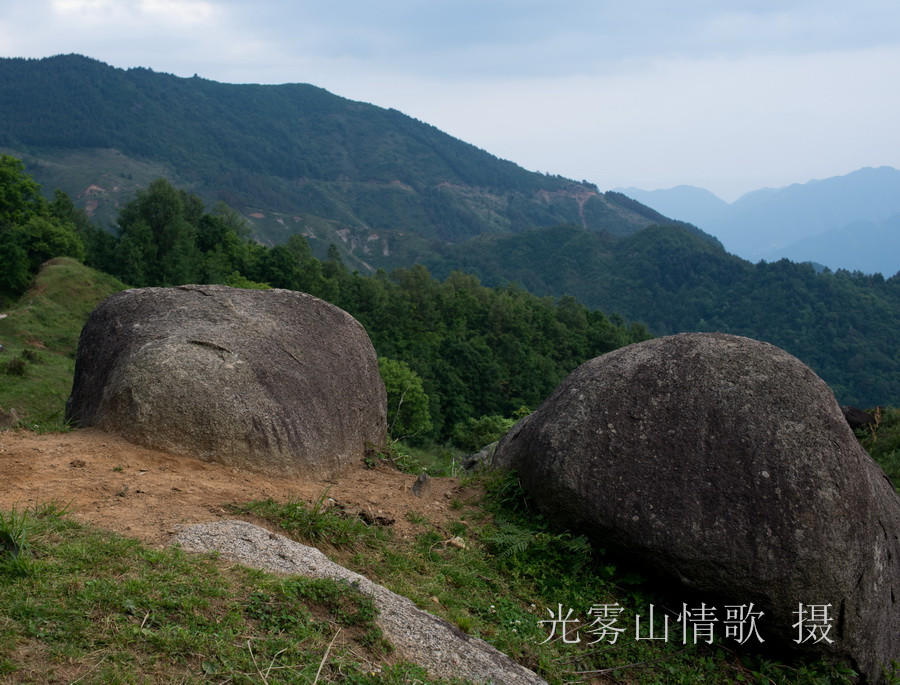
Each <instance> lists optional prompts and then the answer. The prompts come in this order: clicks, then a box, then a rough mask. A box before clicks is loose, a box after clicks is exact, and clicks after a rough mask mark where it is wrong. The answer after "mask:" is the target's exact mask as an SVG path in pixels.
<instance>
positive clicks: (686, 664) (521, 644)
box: [245, 457, 852, 684]
mask: <svg viewBox="0 0 900 685" xmlns="http://www.w3.org/2000/svg"><path fill="white" fill-rule="evenodd" d="M434 458H435V459H436V460H438V459H440V457H434ZM412 472H413V473H416V472H418V471H417V470H416V468H415V466H413V469H412ZM468 485H471V486H473V487H476V486H477V487H480V488H483V489H484V491H485V492H486V495H485V498H484V500H483V501H482V502H481V503H480V504H479V505H477V506H472V505H462V504H461V505H460V506H459V507H456V508H454V509H453V510H454V511H456V512H457V513H458V518H457V519H456V520H455V521H453V522H452V523H450V524H448V525H447V526H446V527H445V528H439V527H437V526H435V525H434V524H433V523H432V522H431V521H429V519H428V518H426V517H424V516H422V515H421V514H420V513H418V512H415V511H410V512H407V515H406V519H407V521H409V522H411V523H414V524H415V525H416V526H417V527H418V529H419V532H418V534H417V535H416V536H415V537H414V538H412V539H409V540H401V539H398V538H396V537H391V538H384V537H375V536H373V537H369V538H365V543H364V544H361V542H360V541H361V540H362V539H363V538H362V536H358V538H357V542H356V543H352V544H347V545H344V546H341V547H338V548H335V549H334V550H333V553H332V555H331V556H332V557H333V558H334V559H335V560H336V561H338V562H339V563H342V564H344V565H345V566H348V567H349V568H352V569H353V570H355V571H357V572H359V573H362V574H364V575H366V576H368V577H370V578H372V579H373V580H376V581H377V582H379V583H382V584H383V585H385V586H387V587H388V588H390V589H391V590H393V591H394V592H397V593H398V594H401V595H404V596H407V597H409V598H410V599H412V600H413V601H414V602H416V604H417V605H419V606H420V607H421V608H424V609H426V610H428V611H430V612H432V613H435V614H438V615H440V616H442V617H443V618H445V619H447V620H449V621H450V622H452V623H454V624H455V625H456V626H458V627H459V628H460V629H462V630H464V631H466V632H467V633H469V634H472V635H474V636H477V637H480V638H482V639H485V640H487V641H488V642H490V643H491V644H493V645H494V646H495V647H497V648H498V649H500V650H501V651H503V652H505V653H507V654H509V655H510V656H511V657H512V658H514V659H516V660H517V661H519V662H520V663H522V664H523V665H525V666H527V667H529V668H532V669H533V670H535V671H537V672H538V673H539V674H540V675H541V676H543V677H544V678H546V679H547V680H548V681H550V682H551V683H576V682H590V681H591V680H593V679H597V678H601V679H604V680H605V681H608V682H627V683H663V682H665V683H706V682H734V683H736V682H762V683H792V684H793V683H820V682H829V683H841V682H850V680H851V678H852V672H851V671H849V670H848V669H846V668H843V667H841V666H840V665H831V664H827V663H824V662H820V663H783V662H779V661H776V660H773V659H772V658H767V657H764V656H759V655H755V654H752V653H737V652H735V651H733V650H731V649H730V643H729V645H725V644H722V643H721V642H714V643H713V644H711V645H707V644H705V643H701V644H699V645H682V644H681V640H680V633H679V639H678V642H677V644H676V643H675V641H674V640H672V641H671V642H668V643H661V642H660V641H658V640H657V641H652V640H646V639H644V640H636V639H635V634H634V626H635V618H636V616H637V615H641V616H642V617H643V620H644V625H645V626H646V621H647V619H648V618H649V617H648V615H647V610H648V608H649V605H650V604H655V605H656V611H657V613H656V615H655V616H654V619H655V621H654V623H655V630H656V631H657V632H656V634H657V635H659V634H661V631H662V627H663V621H664V614H666V613H668V614H669V625H670V631H674V629H673V628H672V627H671V626H672V625H673V622H674V616H675V613H674V612H668V610H667V609H665V607H666V606H674V605H675V602H674V601H672V599H671V598H666V597H665V596H663V595H662V594H659V593H657V592H656V591H655V589H653V588H651V586H650V585H649V584H648V583H646V582H645V581H644V579H643V578H641V577H640V576H638V575H637V574H635V573H632V572H629V571H628V570H627V569H623V568H619V567H618V565H617V564H616V563H615V561H613V560H611V559H610V558H608V557H607V556H606V555H605V554H604V553H603V551H602V550H596V549H592V548H591V545H590V544H589V542H588V541H587V540H586V539H585V538H584V537H582V536H577V535H572V534H570V533H567V532H560V531H556V530H554V529H553V528H552V527H551V526H550V525H549V524H548V523H547V522H546V521H544V520H543V519H541V517H539V516H537V515H536V514H535V513H534V512H533V511H532V510H531V509H530V507H529V505H528V500H527V498H526V497H525V495H524V493H523V492H522V490H521V488H520V486H519V485H518V482H517V480H516V479H515V478H514V477H513V476H511V475H509V474H502V473H497V472H493V473H482V474H479V475H477V476H474V477H470V478H469V483H468ZM245 506H247V507H248V510H252V511H253V512H254V513H255V514H256V515H258V516H262V517H263V518H266V519H267V520H269V521H270V522H272V523H274V524H276V525H277V524H278V523H279V522H280V521H282V520H285V519H289V518H290V517H291V507H295V506H296V503H287V504H284V505H281V504H278V503H276V502H272V501H271V500H267V501H266V502H265V504H264V505H260V504H259V503H251V504H249V505H245ZM313 509H314V510H315V509H316V507H313ZM369 527H370V528H373V529H378V528H380V527H379V526H369ZM283 529H284V530H285V532H286V533H287V534H289V535H291V536H292V537H295V538H297V539H299V540H301V541H302V542H306V543H310V544H315V543H316V540H315V539H314V538H313V537H310V536H309V535H307V534H304V533H303V532H302V530H301V528H299V527H294V528H283ZM454 538H456V539H457V541H456V542H451V541H453V540H454ZM458 540H462V541H463V544H462V545H459V543H458ZM604 605H605V606H606V607H609V608H613V607H615V608H616V609H621V613H619V614H617V618H618V625H620V626H630V630H628V631H626V632H623V633H622V634H621V636H620V637H619V638H618V639H617V640H616V641H615V642H613V643H610V642H609V641H608V640H607V641H597V636H598V634H597V633H596V632H595V633H590V632H587V631H586V629H590V628H591V623H590V619H591V616H588V615H587V612H588V610H589V609H591V608H592V607H600V606H604ZM678 606H679V607H680V604H678ZM567 609H572V610H573V612H575V613H573V614H572V616H573V617H574V616H575V614H576V613H577V614H578V618H579V619H580V620H581V621H582V622H581V623H578V624H576V623H574V622H571V623H569V624H566V623H564V622H560V621H558V620H557V621H554V620H551V619H553V618H557V619H558V618H559V617H560V616H561V615H563V614H564V613H565V612H566V610H567ZM596 616H597V615H594V618H596ZM594 628H596V625H595V626H594ZM576 635H577V637H578V638H579V639H578V641H577V642H576V641H575V638H576ZM591 641H595V643H594V644H589V643H590V642H591Z"/></svg>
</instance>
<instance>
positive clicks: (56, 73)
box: [0, 55, 667, 268]
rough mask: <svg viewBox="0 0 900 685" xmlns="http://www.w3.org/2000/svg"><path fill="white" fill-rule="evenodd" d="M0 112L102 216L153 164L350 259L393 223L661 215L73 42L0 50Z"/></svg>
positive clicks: (437, 232) (353, 109)
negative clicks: (21, 54) (83, 50)
mask: <svg viewBox="0 0 900 685" xmlns="http://www.w3.org/2000/svg"><path fill="white" fill-rule="evenodd" d="M0 121H3V126H2V130H0V148H2V149H3V150H4V151H6V152H8V153H10V154H13V155H14V156H16V157H19V158H21V159H23V160H24V161H25V162H26V164H27V166H28V168H29V171H30V172H31V173H32V174H33V175H34V176H35V178H36V179H37V180H38V181H39V182H41V183H42V185H44V186H45V187H46V188H51V189H52V188H61V189H62V190H64V191H65V192H66V193H68V194H69V195H70V196H72V197H73V198H74V199H75V200H76V202H77V203H78V204H80V205H81V206H84V207H86V208H87V209H88V211H89V212H90V213H92V214H93V216H94V217H96V218H97V219H98V220H99V221H100V222H101V224H103V225H109V224H110V223H111V222H112V221H113V220H114V217H115V214H116V211H117V208H118V207H119V206H120V205H121V204H122V202H123V201H124V200H125V199H127V198H128V197H129V196H130V195H131V194H132V193H133V192H134V191H135V189H136V188H138V187H142V186H145V185H146V184H147V182H149V180H151V179H152V178H154V177H157V176H165V177H167V178H169V179H170V180H171V181H173V182H174V183H175V184H176V185H178V186H179V187H186V188H188V189H190V190H191V191H193V192H195V193H197V194H199V195H200V196H201V197H203V198H204V199H205V200H206V201H207V202H208V203H213V202H215V201H224V202H225V203H226V204H228V205H229V206H231V207H233V208H234V209H236V210H238V211H240V212H241V213H242V214H243V215H244V216H245V217H246V218H248V220H249V221H250V222H251V223H252V225H253V226H254V231H255V235H256V236H257V237H258V238H259V239H260V240H261V241H263V242H264V243H267V244H270V245H271V244H275V243H281V242H284V241H285V240H286V239H287V237H288V236H289V235H291V234H293V233H303V234H304V235H306V236H307V237H308V238H309V239H310V241H311V243H312V246H313V249H314V251H316V253H317V254H319V255H320V256H324V251H325V249H326V248H327V246H328V245H329V244H330V243H332V242H334V243H337V244H339V245H341V246H342V247H344V249H345V252H348V253H354V252H355V253H357V256H358V257H359V258H361V259H363V260H366V261H367V262H368V260H369V257H371V258H372V259H373V260H376V261H377V263H375V262H373V263H372V264H362V265H361V266H362V267H363V268H366V267H367V266H382V265H384V263H385V261H386V260H385V259H384V258H385V257H390V256H391V255H392V254H393V253H395V252H397V251H401V252H402V251H403V249H404V248H403V244H404V242H405V240H406V238H407V237H408V236H414V237H415V238H418V239H424V240H427V241H438V242H439V243H452V242H456V241H459V240H462V239H465V238H468V237H471V236H474V235H480V234H483V233H503V232H518V231H521V230H524V229H526V228H531V227H535V226H551V225H555V224H560V223H574V224H577V225H580V226H582V227H583V228H587V229H590V230H594V231H601V230H605V231H608V232H610V233H612V234H617V235H625V234H628V233H630V232H632V231H634V230H638V229H640V228H643V227H646V226H648V225H650V224H651V223H659V222H666V221H667V219H666V218H665V217H663V216H662V215H660V214H658V213H657V212H654V211H653V210H651V209H649V208H647V207H644V206H642V205H639V204H637V203H635V202H633V201H631V200H628V199H627V198H624V196H620V195H618V194H615V193H600V192H599V191H598V190H597V188H596V187H595V186H593V185H591V184H588V183H585V182H582V183H577V182H575V181H571V180H568V179H565V178H561V177H558V176H547V175H544V174H539V173H534V172H529V171H526V170H525V169H522V168H521V167H518V166H516V165H515V164H513V163H512V162H508V161H505V160H502V159H498V158H497V157H494V156H493V155H490V154H488V153H487V152H484V151H483V150H480V149H478V148H476V147H474V146H472V145H469V144H467V143H464V142H462V141H459V140H457V139H455V138H452V137H451V136H449V135H447V134H445V133H442V132H441V131H439V130H438V129H436V128H434V127H433V126H429V125H428V124H425V123H422V122H420V121H417V120H415V119H412V118H410V117H408V116H406V115H404V114H401V113H400V112H398V111H396V110H388V109H383V108H380V107H375V106H373V105H368V104H365V103H361V102H353V101H351V100H347V99H344V98H341V97H338V96H336V95H332V94H331V93H329V92H327V91H325V90H323V89H321V88H317V87H314V86H311V85H305V84H286V85H278V86H262V85H229V84H222V83H216V82H213V81H208V80H205V79H202V78H199V77H194V78H189V79H185V78H178V77H175V76H171V75H167V74H160V73H155V72H153V71H152V70H149V69H130V70H127V71H126V70H122V69H115V68H113V67H110V66H107V65H105V64H103V63H101V62H98V61H95V60H91V59H88V58H86V57H80V56H77V55H66V56H57V57H52V58H47V59H42V60H28V59H2V60H0ZM387 261H392V260H387ZM389 265H390V266H397V265H399V264H398V263H397V262H396V261H395V260H394V261H392V263H391V264H389Z"/></svg>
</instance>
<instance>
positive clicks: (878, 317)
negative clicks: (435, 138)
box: [426, 226, 900, 406]
mask: <svg viewBox="0 0 900 685" xmlns="http://www.w3.org/2000/svg"><path fill="white" fill-rule="evenodd" d="M426 264H428V266H429V267H430V268H431V269H432V271H433V272H434V273H435V274H436V275H438V276H443V275H446V274H448V273H450V272H451V271H452V270H454V269H461V270H464V271H468V272H471V273H474V274H476V275H477V276H478V277H479V278H480V279H481V280H482V281H483V282H484V283H486V284H488V285H494V286H497V285H502V284H504V283H507V282H510V281H513V282H518V283H521V284H522V285H523V286H524V287H526V288H527V289H528V290H530V291H531V292H534V293H537V294H543V295H553V296H556V297H560V296H562V295H573V296H575V297H576V298H577V299H578V300H579V301H580V302H583V303H585V304H586V305H587V306H588V307H591V308H599V309H601V310H603V311H607V312H618V313H619V314H621V315H622V316H625V317H626V318H628V319H632V320H640V321H642V322H643V323H645V324H646V325H647V326H648V328H649V329H650V331H651V332H652V333H654V334H656V335H666V334H670V333H677V332H683V331H722V332H726V333H734V334H737V335H745V336H748V337H752V338H756V339H759V340H765V341H767V342H771V343H772V344H774V345H777V346H779V347H781V348H783V349H785V350H787V351H788V352H790V353H792V354H794V355H795V356H797V357H799V358H800V359H801V360H803V361H804V362H805V363H806V364H808V365H809V366H810V367H812V369H813V370H814V371H816V373H818V374H819V375H820V376H822V378H824V379H825V380H826V381H827V382H828V384H829V385H830V386H831V387H832V389H833V390H834V391H835V394H836V395H837V397H838V400H839V401H840V402H841V403H844V404H859V405H862V406H874V405H876V404H893V405H895V406H896V405H898V404H900V338H898V335H897V332H898V331H900V276H894V277H893V278H891V279H888V280H885V279H884V278H882V277H881V276H879V275H876V276H863V275H861V274H851V273H848V272H838V273H835V274H832V273H824V274H817V273H816V272H815V271H814V269H813V268H812V267H811V266H809V265H804V264H795V263H792V262H789V261H787V260H781V261H778V262H774V263H765V262H762V263H758V264H752V263H750V262H748V261H746V260H743V259H741V258H739V257H735V256H734V255H730V254H728V253H726V252H725V251H724V250H723V249H722V248H721V247H717V246H715V245H712V244H711V243H709V242H707V241H705V240H701V239H698V238H697V237H696V236H695V235H693V234H691V233H690V232H688V231H685V230H683V229H682V228H680V227H676V226H668V227H666V226H656V227H651V228H647V229H644V230H642V231H639V232H637V233H634V234H633V235H630V236H627V237H624V238H622V239H613V238H610V237H609V236H604V235H600V234H596V233H592V232H590V231H585V230H584V229H581V228H579V227H576V226H566V227H554V228H548V229H535V230H532V231H526V232H524V233H522V234H519V235H505V236H482V237H480V238H475V239H473V240H471V241H468V242H465V243H461V244H458V245H453V246H450V247H449V248H447V249H446V250H445V251H444V253H443V254H442V255H441V256H440V257H439V258H436V259H433V260H431V261H426Z"/></svg>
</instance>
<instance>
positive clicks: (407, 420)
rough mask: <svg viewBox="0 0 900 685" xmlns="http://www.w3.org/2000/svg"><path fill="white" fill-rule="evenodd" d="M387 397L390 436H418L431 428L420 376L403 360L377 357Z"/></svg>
mask: <svg viewBox="0 0 900 685" xmlns="http://www.w3.org/2000/svg"><path fill="white" fill-rule="evenodd" d="M378 371H379V372H380V373H381V379H382V380H383V381H384V387H385V390H386V391H387V400H388V415H387V420H388V431H389V432H390V434H391V437H393V438H406V439H415V438H418V439H421V438H422V437H425V436H428V435H429V433H430V432H431V427H432V426H431V414H430V412H429V410H428V395H426V394H425V390H423V388H422V379H421V378H419V375H418V374H417V373H416V372H415V371H413V370H412V369H411V368H409V365H408V364H407V363H406V362H401V361H397V360H395V359H388V358H386V357H379V358H378Z"/></svg>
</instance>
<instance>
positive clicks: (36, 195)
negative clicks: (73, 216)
mask: <svg viewBox="0 0 900 685" xmlns="http://www.w3.org/2000/svg"><path fill="white" fill-rule="evenodd" d="M46 211H47V202H46V200H44V197H43V196H42V195H41V186H40V185H39V184H38V183H37V182H36V181H35V180H34V179H32V178H31V176H29V175H28V174H26V173H25V164H24V163H22V161H21V160H19V159H16V158H15V157H10V156H9V155H0V228H3V227H7V226H13V225H18V224H22V223H24V222H26V221H27V220H28V219H29V218H31V217H32V216H34V215H35V214H44V213H46Z"/></svg>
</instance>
